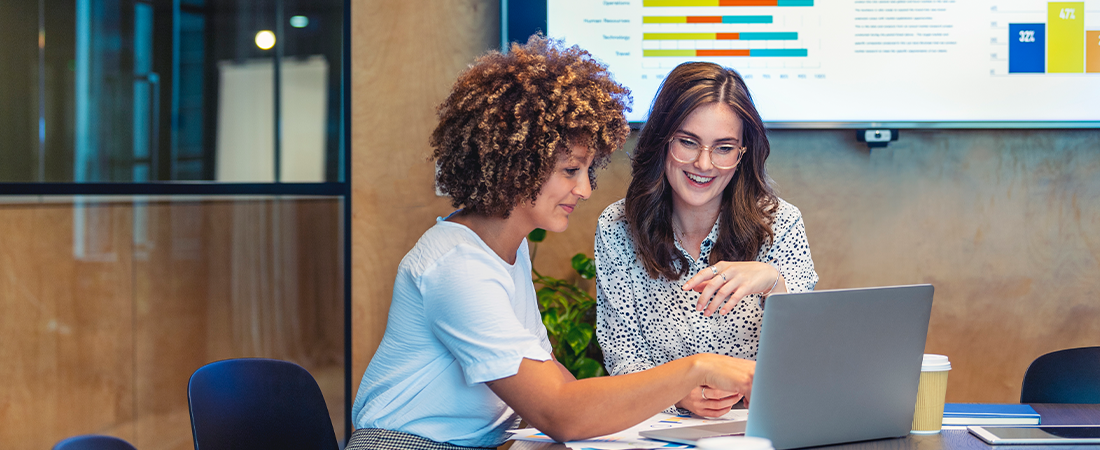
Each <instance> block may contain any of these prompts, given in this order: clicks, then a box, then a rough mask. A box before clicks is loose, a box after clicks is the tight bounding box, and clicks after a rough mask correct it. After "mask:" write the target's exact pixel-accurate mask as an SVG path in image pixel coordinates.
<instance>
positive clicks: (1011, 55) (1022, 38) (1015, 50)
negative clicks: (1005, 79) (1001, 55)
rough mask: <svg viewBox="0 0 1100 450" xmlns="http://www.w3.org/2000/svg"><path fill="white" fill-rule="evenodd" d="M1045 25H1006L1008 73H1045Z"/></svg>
mask: <svg viewBox="0 0 1100 450" xmlns="http://www.w3.org/2000/svg"><path fill="white" fill-rule="evenodd" d="M1046 49H1047V43H1046V24H1045V23H1010V24H1008V73H1044V72H1046V59H1047V55H1046Z"/></svg>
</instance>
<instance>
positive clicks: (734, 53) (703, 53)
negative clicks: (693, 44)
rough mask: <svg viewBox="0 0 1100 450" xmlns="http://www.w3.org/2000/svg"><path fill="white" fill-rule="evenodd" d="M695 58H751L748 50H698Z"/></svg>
mask: <svg viewBox="0 0 1100 450" xmlns="http://www.w3.org/2000/svg"><path fill="white" fill-rule="evenodd" d="M695 56H749V51H748V50H696V51H695Z"/></svg>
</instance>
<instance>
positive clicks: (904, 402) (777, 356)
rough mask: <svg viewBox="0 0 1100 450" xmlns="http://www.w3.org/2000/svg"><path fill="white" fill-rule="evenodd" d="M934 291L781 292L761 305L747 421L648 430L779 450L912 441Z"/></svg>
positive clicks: (671, 437) (657, 435) (667, 437)
mask: <svg viewBox="0 0 1100 450" xmlns="http://www.w3.org/2000/svg"><path fill="white" fill-rule="evenodd" d="M932 293H933V287H932V285H929V284H923V285H913V286H893V287H878V288H866V289H840V290H833V291H813V292H802V293H797V294H775V295H772V296H770V297H768V299H767V301H766V302H765V305H764V320H763V322H762V324H761V333H760V349H759V352H758V353H757V357H756V373H755V375H754V378H753V384H752V395H751V401H750V403H749V418H748V421H747V422H744V421H741V422H724V423H716V424H709V425H700V426H694V427H681V428H672V429H661V430H651V431H644V432H642V433H641V435H642V436H643V437H647V438H650V439H658V440H662V441H669V442H677V443H682V444H689V445H694V444H695V441H697V440H699V439H702V438H706V437H715V436H730V435H738V434H744V435H748V436H757V437H763V438H768V439H770V440H771V441H772V445H773V446H774V447H775V448H776V449H777V450H781V449H789V448H799V447H809V446H818V445H829V444H839V443H844V442H854V441H865V440H871V439H881V438H890V437H900V436H905V435H907V434H909V430H910V429H911V428H912V424H913V410H914V406H915V404H916V399H917V385H918V383H919V382H920V368H921V361H922V359H923V355H924V343H925V339H926V338H927V335H928V319H929V316H930V315H931V312H932Z"/></svg>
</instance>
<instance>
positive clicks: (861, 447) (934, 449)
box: [511, 404, 1100, 450]
mask: <svg viewBox="0 0 1100 450" xmlns="http://www.w3.org/2000/svg"><path fill="white" fill-rule="evenodd" d="M1031 406H1032V407H1033V408H1035V411H1036V412H1038V413H1039V415H1040V416H1041V417H1042V423H1043V425H1100V405H1058V404H1034V405H1031ZM812 448H820V449H828V450H966V449H973V450H994V449H996V450H1084V449H1088V450H1097V449H1100V445H1026V446H1020V445H1000V446H991V445H987V444H986V443H985V442H983V441H982V440H980V439H978V438H976V437H974V436H972V435H971V434H970V433H969V432H968V431H966V430H963V429H957V430H943V431H942V432H940V433H939V434H930V435H917V434H910V435H908V436H905V437H900V438H894V439H878V440H874V441H865V442H857V443H852V444H839V445H827V446H824V447H812ZM565 449H566V446H565V445H564V444H545V443H537V442H525V441H515V442H514V444H513V445H512V447H511V450H565Z"/></svg>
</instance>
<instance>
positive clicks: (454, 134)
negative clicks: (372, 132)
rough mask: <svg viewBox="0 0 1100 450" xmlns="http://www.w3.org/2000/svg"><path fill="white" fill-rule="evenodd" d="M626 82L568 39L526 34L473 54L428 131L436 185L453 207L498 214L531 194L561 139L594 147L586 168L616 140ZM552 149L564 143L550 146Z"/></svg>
mask: <svg viewBox="0 0 1100 450" xmlns="http://www.w3.org/2000/svg"><path fill="white" fill-rule="evenodd" d="M630 101H631V99H630V91H629V90H628V89H627V88H625V87H623V86H622V85H620V84H618V83H616V82H615V81H614V80H612V78H611V74H610V73H609V72H608V71H607V66H605V65H604V64H601V63H600V62H598V61H596V60H595V59H594V58H593V57H592V55H590V54H589V53H588V52H587V51H585V50H583V49H581V48H580V47H577V46H572V47H568V48H566V47H565V45H564V44H563V43H562V42H561V41H558V40H554V39H548V38H545V37H543V36H539V35H536V36H532V37H531V38H530V40H528V41H527V44H525V45H519V44H515V43H513V44H512V47H511V49H510V51H509V52H508V53H507V54H502V53H500V52H496V51H493V52H490V53H488V54H486V55H484V56H481V57H480V58H478V59H477V60H476V61H474V64H473V65H471V66H470V67H469V68H467V69H466V70H465V71H464V72H463V73H462V74H461V75H459V77H458V81H456V82H455V85H454V87H453V88H452V89H451V93H450V95H448V96H447V99H446V100H444V101H443V104H441V105H440V106H439V110H438V114H439V125H438V126H437V127H436V129H435V131H434V132H433V133H432V137H431V141H430V143H431V146H432V147H433V149H434V151H433V153H432V158H433V159H435V160H436V165H437V167H438V169H439V171H438V174H437V175H436V185H437V186H438V187H439V189H440V191H442V192H443V193H445V194H448V195H450V196H451V203H452V204H453V206H454V207H456V208H459V207H461V208H464V212H466V213H478V214H484V215H488V216H493V217H504V218H507V217H508V215H509V214H510V213H511V212H512V209H513V208H515V207H516V206H517V205H519V204H520V203H523V202H526V201H531V202H534V201H535V199H536V198H537V197H538V194H539V190H540V189H541V188H542V184H543V183H544V182H545V181H546V180H547V179H548V178H549V177H550V174H551V172H552V171H553V170H554V165H555V163H556V162H557V160H558V158H560V157H561V156H560V155H564V156H568V155H569V154H570V152H569V150H568V149H569V146H570V145H585V146H586V147H588V149H589V152H590V153H591V152H594V153H595V155H594V157H593V160H592V166H591V167H590V168H589V177H590V178H591V181H592V188H593V189H595V187H596V178H595V170H596V169H597V168H600V167H603V166H604V165H606V164H607V161H608V159H609V158H610V156H611V153H612V152H613V151H615V150H616V149H618V148H620V147H622V145H623V143H624V142H625V141H626V137H627V135H628V134H629V133H630V128H629V126H628V125H627V121H626V117H625V116H624V112H625V111H629V110H630V106H629V103H630ZM559 150H565V151H563V152H561V153H559Z"/></svg>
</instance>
